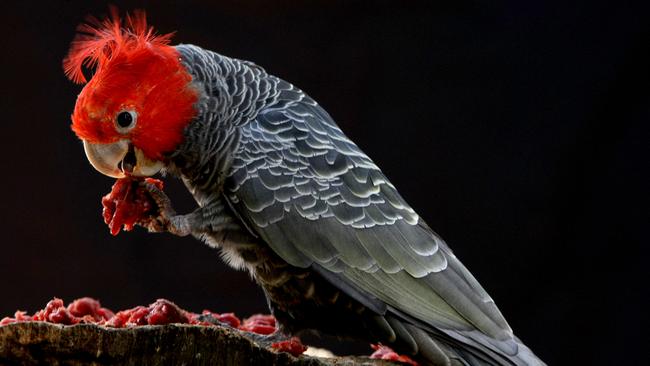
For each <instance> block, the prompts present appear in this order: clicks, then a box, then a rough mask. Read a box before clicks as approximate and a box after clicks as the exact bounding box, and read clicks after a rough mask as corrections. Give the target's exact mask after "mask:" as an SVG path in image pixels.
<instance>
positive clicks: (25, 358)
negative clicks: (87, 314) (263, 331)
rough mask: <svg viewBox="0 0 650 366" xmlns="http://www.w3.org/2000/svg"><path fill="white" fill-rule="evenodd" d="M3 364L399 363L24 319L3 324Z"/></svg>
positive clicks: (222, 330) (224, 336) (153, 329)
mask: <svg viewBox="0 0 650 366" xmlns="http://www.w3.org/2000/svg"><path fill="white" fill-rule="evenodd" d="M0 365H3V366H4V365H54V366H56V365H71V366H76V365H134V366H142V365H211V366H230V365H236V366H245V365H292V366H293V365H295V366H333V365H338V366H341V365H350V366H351V365H373V366H379V365H396V364H394V363H392V362H388V361H381V360H371V359H369V358H367V357H336V358H316V357H310V356H306V355H302V356H300V357H294V356H292V355H290V354H287V353H276V352H274V351H273V350H269V349H266V348H264V347H262V346H260V345H259V344H257V343H256V342H255V341H254V340H252V339H250V338H248V337H247V336H246V333H243V332H241V331H238V330H234V329H230V328H226V327H220V326H196V325H186V324H169V325H156V326H152V325H147V326H139V327H132V328H119V329H118V328H110V327H103V326H98V325H94V324H77V325H71V326H66V325H59V324H51V323H46V322H22V323H13V324H8V325H4V326H0Z"/></svg>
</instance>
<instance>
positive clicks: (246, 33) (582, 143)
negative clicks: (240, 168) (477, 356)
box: [0, 1, 650, 365]
mask: <svg viewBox="0 0 650 366" xmlns="http://www.w3.org/2000/svg"><path fill="white" fill-rule="evenodd" d="M294 3H298V2H292V1H268V2H267V1H264V2H263V1H260V2H245V4H239V2H235V1H210V2H207V1H206V2H199V1H184V2H176V3H172V2H169V3H167V2H165V3H163V2H158V1H151V2H129V3H127V2H122V1H117V2H116V5H118V7H119V8H120V9H122V10H131V9H134V8H145V9H147V11H148V14H149V19H150V22H151V23H152V24H153V25H155V26H156V28H157V29H158V30H159V31H160V32H170V31H177V34H176V36H175V37H174V41H175V42H182V43H194V44H197V45H200V46H202V47H205V48H208V49H212V50H215V51H218V52H220V53H223V54H225V55H229V56H233V57H238V58H243V59H248V60H252V61H254V62H256V63H258V64H259V65H261V66H263V67H265V68H266V69H267V71H269V72H270V73H273V74H275V75H277V76H280V77H282V78H284V79H286V80H289V81H291V82H292V83H294V84H296V85H298V86H299V87H301V88H302V89H304V90H305V91H306V92H308V93H309V94H310V95H311V96H312V97H314V98H315V99H316V100H318V101H319V102H320V103H321V104H322V105H323V106H324V107H325V108H326V109H327V110H328V111H329V112H330V113H331V114H332V116H334V118H335V119H336V120H337V121H338V123H339V124H340V126H341V127H342V129H343V130H344V131H346V133H347V134H348V135H349V136H350V137H351V138H352V139H353V140H354V141H356V142H357V143H358V145H359V146H360V147H361V148H362V149H364V150H365V151H366V152H367V153H368V154H369V155H370V156H371V157H372V158H373V159H374V160H375V161H376V163H377V164H378V165H379V166H381V167H382V169H383V170H384V172H385V173H386V174H387V175H388V177H389V178H391V180H392V181H393V183H394V184H395V185H396V186H397V187H398V189H399V190H400V192H401V193H402V195H403V196H404V197H405V198H406V199H407V200H408V201H409V202H410V203H411V205H412V206H413V207H414V208H415V209H416V210H417V211H418V212H419V214H420V215H421V216H422V217H423V218H424V219H425V220H426V221H427V222H428V223H429V225H430V226H432V227H433V228H434V229H435V230H436V231H437V232H439V233H440V234H441V235H442V236H443V237H444V238H445V239H446V240H447V242H449V243H450V245H451V246H452V248H454V250H455V251H456V254H457V255H458V256H459V257H460V258H461V259H462V260H463V262H464V263H465V264H466V265H467V266H468V267H469V268H470V270H472V272H473V273H474V274H475V275H476V277H477V278H478V279H479V280H480V281H481V283H482V284H483V285H484V287H485V288H486V289H487V290H488V292H490V294H491V295H492V297H493V298H494V299H495V300H496V302H497V304H498V305H499V307H500V308H501V310H502V312H503V313H504V314H505V315H506V318H507V319H508V320H509V322H510V324H511V325H512V327H513V328H514V330H515V332H516V334H518V335H519V337H521V338H522V339H523V340H524V341H525V342H526V343H527V344H528V345H529V346H530V347H531V348H532V349H533V350H534V351H535V352H536V353H537V354H538V355H539V356H540V357H541V358H542V359H544V360H546V361H547V362H548V363H549V364H582V365H591V364H625V363H629V364H639V363H645V362H643V361H646V362H647V359H648V356H647V351H646V349H647V338H646V339H643V338H642V335H645V334H647V333H646V332H644V331H643V327H644V325H645V323H647V317H648V316H647V308H646V306H647V303H645V299H644V296H645V295H646V294H647V292H648V285H647V279H648V271H647V270H646V269H645V268H643V267H644V266H647V262H648V248H647V245H646V244H647V240H645V235H642V234H645V231H646V229H647V226H648V225H647V224H648V216H647V206H646V205H645V204H644V201H645V198H646V197H645V196H647V188H648V185H647V180H646V178H647V170H648V155H647V151H646V149H645V148H646V147H647V145H648V142H649V141H650V139H649V134H648V132H649V131H648V130H649V128H648V117H649V114H650V113H649V111H650V108H649V106H650V98H649V95H650V94H649V93H648V90H649V89H650V83H649V82H650V80H649V79H650V78H649V73H648V70H649V67H650V59H649V57H648V49H649V48H650V42H649V41H650V22H649V20H650V17H648V11H647V10H648V9H642V8H641V7H637V6H633V5H631V4H629V3H626V2H615V3H612V4H605V3H602V2H601V3H596V2H593V1H585V2H580V3H575V2H558V3H557V4H554V3H548V2H539V1H523V2H522V1H510V2H493V1H487V2H485V3H478V2H464V1H455V2H449V3H453V4H454V5H439V6H438V5H434V4H432V3H427V5H425V3H415V2H395V3H386V4H385V3H378V2H375V3H372V5H370V4H364V3H359V2H355V3H353V2H348V1H316V2H315V1H311V2H309V3H308V5H307V2H305V4H302V5H296V4H294ZM445 3H447V2H445ZM0 7H1V9H0V10H1V11H2V13H1V14H2V22H0V23H2V32H1V34H2V36H1V37H0V49H2V64H1V68H0V70H1V75H2V80H1V84H0V87H1V95H2V98H1V103H2V105H1V106H2V108H1V109H0V111H1V112H2V113H1V114H0V116H1V118H2V121H1V122H0V123H1V126H0V130H1V131H2V143H1V144H0V167H2V179H1V180H0V193H1V194H2V205H1V207H2V209H1V210H0V224H1V225H2V230H3V235H2V238H1V239H0V240H1V244H0V251H1V252H0V289H1V295H0V315H11V314H12V313H13V311H14V310H16V309H24V310H27V311H29V312H33V311H34V310H37V309H39V308H41V307H42V306H43V305H44V304H45V303H46V302H47V301H48V300H49V299H51V298H52V297H53V296H58V297H61V298H63V299H64V300H66V301H70V300H72V299H74V298H77V297H81V296H93V297H96V298H99V299H101V301H102V302H103V304H104V305H105V306H107V307H109V308H112V309H116V310H117V309H123V308H129V307H133V306H135V305H139V304H147V303H149V302H152V301H153V300H155V299H156V298H160V297H165V298H169V299H171V300H173V301H175V302H177V303H178V304H179V305H181V306H182V307H184V308H186V309H189V310H193V311H200V310H202V309H204V308H209V309H212V310H214V311H217V312H226V311H235V312H237V313H238V314H239V315H243V316H245V315H249V314H251V313H253V312H263V311H265V310H266V305H265V301H264V299H263V296H262V294H261V291H259V290H258V289H257V288H256V286H255V285H254V284H253V283H252V282H251V281H250V279H249V278H248V275H247V274H245V273H243V272H236V271H234V270H231V269H230V268H227V267H226V266H225V265H224V264H223V263H222V262H221V261H220V259H219V256H218V252H217V251H215V250H211V249H209V248H208V247H206V246H204V245H202V244H201V243H199V242H198V241H196V240H194V239H192V238H176V237H172V236H171V235H152V234H147V233H146V232H144V230H141V229H138V230H135V231H134V232H130V233H122V234H120V235H119V236H117V237H112V236H110V235H109V233H108V230H107V228H106V226H105V225H104V223H103V222H102V219H101V216H100V212H101V206H100V197H101V196H102V195H103V194H105V193H107V192H108V191H109V189H110V186H111V184H112V180H111V179H109V178H107V177H104V176H102V175H100V174H99V173H97V172H96V171H94V170H93V169H92V168H91V167H90V165H89V164H88V163H87V161H86V159H85V156H84V154H83V150H82V146H81V143H80V142H79V141H78V140H77V139H76V137H75V136H74V135H73V133H72V132H71V131H70V128H69V124H70V120H69V115H70V113H71V111H72V109H73V106H74V102H75V96H76V94H77V93H78V92H79V91H80V86H77V85H74V84H72V83H71V82H69V81H67V80H66V79H65V77H64V76H63V73H62V70H61V59H62V58H63V56H64V55H65V53H66V51H67V48H68V45H69V41H70V40H71V39H72V37H73V35H74V30H75V26H76V25H77V24H78V23H79V22H81V21H82V20H83V19H84V16H85V15H87V14H94V15H102V14H105V13H106V12H107V6H106V4H105V3H103V2H100V3H91V2H86V1H63V2H55V1H52V2H49V3H48V4H47V5H45V4H43V5H40V4H39V5H36V4H33V3H30V2H26V1H23V2H19V3H18V4H12V5H8V4H6V3H3V5H0ZM167 186H168V193H169V194H170V196H172V198H173V199H174V200H175V201H176V205H177V206H178V208H179V211H189V210H191V209H192V208H193V203H192V201H191V199H190V196H189V194H188V193H187V192H185V191H184V189H183V188H182V186H181V185H180V184H179V183H178V182H174V181H170V180H169V179H168V180H167ZM642 238H643V239H644V240H642Z"/></svg>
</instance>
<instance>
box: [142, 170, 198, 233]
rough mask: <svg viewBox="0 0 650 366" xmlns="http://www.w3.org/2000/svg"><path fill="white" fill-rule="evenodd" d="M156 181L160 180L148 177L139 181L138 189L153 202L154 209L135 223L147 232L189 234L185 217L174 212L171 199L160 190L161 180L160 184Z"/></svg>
mask: <svg viewBox="0 0 650 366" xmlns="http://www.w3.org/2000/svg"><path fill="white" fill-rule="evenodd" d="M158 182H160V181H159V180H155V179H150V178H147V179H145V180H143V181H140V185H139V187H140V189H141V190H144V191H145V192H146V193H147V195H148V197H149V198H150V199H151V200H152V201H153V202H154V204H155V206H156V210H155V213H154V214H150V215H149V216H146V217H143V218H142V219H140V220H139V221H138V222H137V224H138V225H140V226H142V227H144V228H146V229H147V230H149V232H155V233H160V232H169V233H171V234H175V235H178V236H186V235H188V234H190V227H189V224H188V221H187V217H185V216H182V215H177V214H176V211H175V210H174V209H173V208H172V203H171V200H170V199H169V197H168V196H167V194H165V192H163V190H162V189H163V187H162V182H160V184H159V183H158Z"/></svg>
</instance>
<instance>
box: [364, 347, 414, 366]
mask: <svg viewBox="0 0 650 366" xmlns="http://www.w3.org/2000/svg"><path fill="white" fill-rule="evenodd" d="M370 347H372V349H374V350H375V352H373V353H372V355H370V358H374V359H378V360H387V361H397V362H402V363H405V364H407V365H412V366H418V363H417V362H415V361H413V360H412V359H411V358H410V357H409V356H405V355H400V354H398V353H397V352H395V351H393V350H392V349H391V348H390V347H388V346H384V345H383V344H371V345H370Z"/></svg>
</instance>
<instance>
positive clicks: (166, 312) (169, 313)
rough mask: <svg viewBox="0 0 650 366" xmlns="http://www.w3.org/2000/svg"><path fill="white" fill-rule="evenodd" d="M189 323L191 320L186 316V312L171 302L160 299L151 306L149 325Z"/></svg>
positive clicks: (148, 318) (148, 317)
mask: <svg viewBox="0 0 650 366" xmlns="http://www.w3.org/2000/svg"><path fill="white" fill-rule="evenodd" d="M188 322H189V318H188V316H187V315H185V311H183V310H181V308H179V307H178V306H177V305H176V304H174V303H173V302H171V301H169V300H165V299H158V300H156V302H154V303H153V304H151V305H149V315H148V316H147V323H149V325H162V324H170V323H188Z"/></svg>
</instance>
